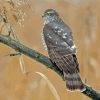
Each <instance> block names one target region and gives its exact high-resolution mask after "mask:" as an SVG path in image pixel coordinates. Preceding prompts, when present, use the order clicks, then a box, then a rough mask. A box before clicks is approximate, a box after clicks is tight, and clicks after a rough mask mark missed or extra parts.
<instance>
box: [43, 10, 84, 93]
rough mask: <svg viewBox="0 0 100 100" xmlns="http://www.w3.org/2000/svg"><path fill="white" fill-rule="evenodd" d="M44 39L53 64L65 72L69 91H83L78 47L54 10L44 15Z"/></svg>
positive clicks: (68, 29) (66, 26) (69, 30)
mask: <svg viewBox="0 0 100 100" xmlns="http://www.w3.org/2000/svg"><path fill="white" fill-rule="evenodd" d="M42 17H43V19H44V28H43V39H44V41H45V44H46V45H45V46H46V49H47V50H48V54H49V56H50V59H51V60H52V62H54V63H56V65H57V66H58V68H59V69H60V70H61V71H63V73H64V79H65V81H66V86H67V88H68V89H69V90H71V91H73V90H83V89H84V84H83V82H82V80H81V78H80V76H79V64H78V61H77V58H76V46H75V44H74V42H73V37H72V31H71V29H70V28H69V26H68V25H66V24H65V23H64V21H63V20H62V19H61V18H60V16H59V14H58V13H57V12H56V11H55V10H54V9H47V10H46V11H45V12H44V14H43V16H42Z"/></svg>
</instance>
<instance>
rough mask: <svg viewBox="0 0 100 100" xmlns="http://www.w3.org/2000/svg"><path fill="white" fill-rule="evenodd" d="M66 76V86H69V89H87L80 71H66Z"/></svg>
mask: <svg viewBox="0 0 100 100" xmlns="http://www.w3.org/2000/svg"><path fill="white" fill-rule="evenodd" d="M64 78H65V81H66V87H67V88H68V90H70V91H75V90H80V91H84V90H85V86H84V84H83V82H82V80H81V78H80V76H79V74H78V73H74V74H66V73H64Z"/></svg>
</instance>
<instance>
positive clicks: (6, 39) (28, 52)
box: [0, 35, 100, 100]
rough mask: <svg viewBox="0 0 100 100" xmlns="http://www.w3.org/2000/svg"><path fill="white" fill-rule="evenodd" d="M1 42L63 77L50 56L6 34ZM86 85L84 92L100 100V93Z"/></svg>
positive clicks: (1, 37) (2, 36)
mask: <svg viewBox="0 0 100 100" xmlns="http://www.w3.org/2000/svg"><path fill="white" fill-rule="evenodd" d="M0 43H3V44H6V45H7V46H9V47H11V48H13V49H15V51H17V52H20V53H22V54H24V55H26V56H28V57H30V58H32V59H35V60H36V61H38V62H40V63H42V64H44V65H45V66H46V67H47V68H50V69H52V70H53V71H55V72H56V73H58V75H59V76H61V77H62V78H63V73H62V72H61V71H60V70H59V69H58V68H57V67H56V65H55V64H53V63H52V62H51V60H50V59H49V58H48V57H46V56H44V55H43V54H41V53H39V52H37V51H35V50H32V49H30V48H28V47H27V46H25V45H23V44H21V43H20V42H18V41H15V40H13V39H12V38H11V37H8V36H5V35H0ZM85 86H86V90H85V91H83V92H82V93H83V94H85V95H86V96H88V97H90V98H91V99H93V100H100V93H98V92H96V91H95V90H94V89H92V88H91V87H89V86H87V85H85Z"/></svg>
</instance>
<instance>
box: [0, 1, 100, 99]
mask: <svg viewBox="0 0 100 100" xmlns="http://www.w3.org/2000/svg"><path fill="white" fill-rule="evenodd" d="M11 2H13V4H12V3H11ZM3 7H5V8H6V10H7V17H8V19H9V23H10V24H11V25H12V27H13V29H14V31H15V33H16V34H17V36H18V38H19V40H20V41H21V42H22V43H23V44H25V45H27V46H28V47H30V48H32V49H35V50H37V51H39V52H41V53H42V54H45V55H47V51H45V50H44V47H43V45H42V39H41V32H42V28H43V19H42V17H41V15H42V13H43V11H44V10H46V9H48V8H54V9H56V10H57V11H58V12H59V14H60V16H61V17H62V18H63V20H64V21H65V22H66V23H67V24H68V25H69V26H70V27H71V29H72V31H73V36H74V40H75V43H76V45H77V57H78V60H79V63H80V73H81V77H82V80H83V81H86V83H87V84H89V85H90V86H92V87H93V88H94V89H96V90H97V91H99V90H100V83H99V82H100V66H99V65H100V52H99V51H100V45H99V44H100V40H99V39H100V34H99V33H100V28H99V26H100V18H99V16H100V1H99V0H0V9H1V10H2V8H3ZM1 26H2V25H1V24H0V27H1ZM6 31H7V30H6V29H5V28H4V29H2V32H1V33H5V32H6ZM1 33H0V34H1ZM9 53H14V50H13V49H11V48H9V47H7V46H5V45H3V44H0V100H56V99H55V96H54V94H53V93H52V91H51V90H50V88H49V85H48V83H47V82H46V81H45V80H44V79H43V78H42V77H41V76H39V75H38V74H36V73H35V72H41V73H43V74H44V75H46V76H47V77H48V79H49V80H50V81H51V83H52V84H53V85H54V87H55V89H56V90H57V92H58V95H59V97H60V99H61V100H90V99H89V98H88V97H86V96H84V95H83V94H81V93H79V92H72V93H70V92H68V91H67V90H66V88H65V83H64V82H63V81H62V79H61V78H60V77H59V76H58V75H57V74H56V73H55V72H53V71H51V70H50V69H47V68H46V67H45V66H44V65H42V64H40V63H38V62H36V61H34V60H32V59H30V58H29V57H27V56H24V55H23V59H24V63H25V67H26V71H28V72H29V74H27V75H25V74H23V73H22V71H21V69H20V63H19V58H20V56H15V57H9V56H4V55H7V54H9Z"/></svg>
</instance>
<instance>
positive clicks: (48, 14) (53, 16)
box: [42, 9, 59, 24]
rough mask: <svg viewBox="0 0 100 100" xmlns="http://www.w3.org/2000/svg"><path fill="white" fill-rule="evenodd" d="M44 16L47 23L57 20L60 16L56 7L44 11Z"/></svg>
mask: <svg viewBox="0 0 100 100" xmlns="http://www.w3.org/2000/svg"><path fill="white" fill-rule="evenodd" d="M42 17H43V18H44V21H45V24H47V23H49V22H51V21H54V20H57V19H58V18H59V14H58V13H57V12H56V10H54V9H47V10H45V11H44V14H43V16H42Z"/></svg>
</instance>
